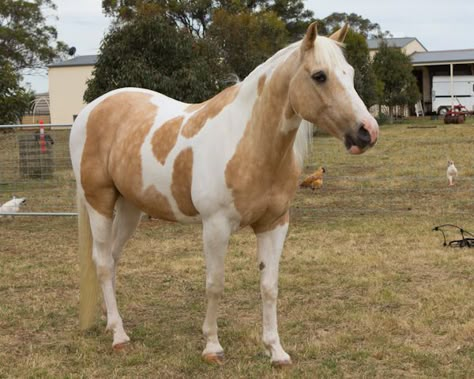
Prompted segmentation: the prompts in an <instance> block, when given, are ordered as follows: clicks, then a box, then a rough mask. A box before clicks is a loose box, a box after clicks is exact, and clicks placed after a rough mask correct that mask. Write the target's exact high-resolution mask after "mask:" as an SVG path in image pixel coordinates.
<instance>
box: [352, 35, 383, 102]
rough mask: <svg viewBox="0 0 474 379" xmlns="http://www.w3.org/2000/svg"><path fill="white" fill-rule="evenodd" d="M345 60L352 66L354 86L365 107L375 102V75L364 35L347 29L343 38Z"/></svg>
mask: <svg viewBox="0 0 474 379" xmlns="http://www.w3.org/2000/svg"><path fill="white" fill-rule="evenodd" d="M344 42H345V45H346V47H345V52H346V57H347V61H348V62H349V63H350V64H351V66H352V67H353V68H354V71H355V72H354V87H355V89H356V91H357V93H358V94H359V96H360V97H361V99H362V100H363V101H364V103H365V105H366V106H367V107H370V106H372V105H374V104H375V103H376V102H377V91H376V77H375V73H374V70H373V68H372V64H371V61H370V54H369V48H368V46H367V41H366V39H365V38H364V36H363V35H362V34H360V33H357V32H355V31H353V30H352V29H349V31H348V33H347V36H346V39H345V41H344Z"/></svg>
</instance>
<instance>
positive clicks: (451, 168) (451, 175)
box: [446, 161, 458, 186]
mask: <svg viewBox="0 0 474 379" xmlns="http://www.w3.org/2000/svg"><path fill="white" fill-rule="evenodd" d="M446 176H447V177H448V185H449V186H454V179H455V178H456V176H458V170H457V168H456V166H455V165H454V162H453V161H448V169H447V170H446Z"/></svg>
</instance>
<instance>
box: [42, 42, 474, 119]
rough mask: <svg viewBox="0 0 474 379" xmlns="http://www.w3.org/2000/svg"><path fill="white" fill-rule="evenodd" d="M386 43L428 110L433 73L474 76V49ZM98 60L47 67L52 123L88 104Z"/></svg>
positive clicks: (372, 51)
mask: <svg viewBox="0 0 474 379" xmlns="http://www.w3.org/2000/svg"><path fill="white" fill-rule="evenodd" d="M385 42H386V43H387V44H388V45H389V46H392V47H396V48H399V49H401V51H403V53H405V54H406V55H409V56H410V57H411V60H412V63H413V73H414V75H415V76H416V78H417V81H418V86H419V89H420V93H421V94H422V102H421V106H422V108H423V111H424V112H425V113H430V112H437V111H438V109H433V107H432V104H433V99H432V92H433V91H432V90H433V77H434V76H441V75H442V76H450V75H451V74H452V75H453V76H461V75H464V76H465V75H474V49H467V50H453V51H451V50H446V51H428V50H427V49H426V48H425V47H424V46H423V44H422V43H421V42H420V41H418V39H416V38H414V37H406V38H387V39H385ZM380 43H381V40H380V39H369V40H368V41H367V44H368V47H369V52H370V56H371V57H373V56H374V55H375V54H376V53H377V50H378V47H379V45H380ZM96 62H97V55H84V56H78V57H75V58H72V59H70V60H66V61H63V62H59V63H55V64H52V65H50V66H48V68H49V71H48V78H49V96H50V109H51V122H52V123H71V122H72V121H73V120H74V117H75V115H77V114H78V113H79V112H80V110H81V109H82V108H83V107H84V106H85V103H84V101H83V100H82V98H83V95H84V91H85V89H86V81H87V79H89V78H90V77H91V75H92V70H93V68H94V64H95V63H96ZM471 110H473V109H471Z"/></svg>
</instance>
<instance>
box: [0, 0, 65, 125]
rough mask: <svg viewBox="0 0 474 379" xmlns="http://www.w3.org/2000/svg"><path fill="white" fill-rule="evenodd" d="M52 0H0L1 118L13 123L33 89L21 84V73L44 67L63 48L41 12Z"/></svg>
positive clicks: (23, 109)
mask: <svg viewBox="0 0 474 379" xmlns="http://www.w3.org/2000/svg"><path fill="white" fill-rule="evenodd" d="M47 9H55V5H54V4H53V3H52V1H51V0H29V1H27V0H2V1H0V72H1V75H0V122H1V123H15V122H18V121H19V120H20V119H21V116H22V115H23V114H24V113H25V112H26V111H27V109H28V107H29V104H30V101H31V99H32V93H31V92H30V91H29V90H28V89H25V88H23V87H22V86H21V84H20V83H21V80H22V73H33V72H34V71H36V70H39V69H41V68H45V65H46V64H47V63H50V62H52V61H53V60H54V59H55V58H57V57H59V56H60V55H61V53H63V52H65V51H66V49H67V46H66V45H65V44H64V43H62V42H60V41H57V33H56V29H55V28H54V27H52V26H49V25H47V23H46V21H47V18H46V16H45V14H44V12H45V11H46V10H47Z"/></svg>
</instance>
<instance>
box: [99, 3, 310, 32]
mask: <svg viewBox="0 0 474 379" xmlns="http://www.w3.org/2000/svg"><path fill="white" fill-rule="evenodd" d="M102 8H103V9H104V12H105V14H107V15H109V16H112V17H115V18H116V20H118V21H119V22H123V21H130V20H132V19H134V18H137V17H141V15H143V14H150V13H159V14H161V15H163V16H166V17H167V18H169V19H170V20H171V21H172V22H173V23H174V25H175V26H176V27H178V28H186V29H188V30H189V31H190V32H191V33H193V34H194V35H196V36H198V37H201V38H203V37H205V36H206V35H207V31H208V29H209V27H210V26H211V25H212V23H213V22H214V12H216V11H220V10H223V11H225V12H227V13H228V14H240V13H244V14H245V13H247V12H250V13H252V14H260V15H264V14H265V13H266V12H273V13H275V14H276V15H277V16H278V17H280V18H281V20H282V21H283V22H284V24H285V27H286V28H287V32H288V34H289V36H290V38H291V39H292V40H295V39H298V38H299V37H301V35H302V33H304V31H305V30H306V27H307V25H308V24H309V23H310V22H311V21H312V20H313V18H312V17H313V12H312V11H310V10H307V9H305V7H304V1H303V0H273V1H272V0H214V1H212V0H169V1H162V0H102Z"/></svg>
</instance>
